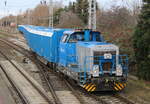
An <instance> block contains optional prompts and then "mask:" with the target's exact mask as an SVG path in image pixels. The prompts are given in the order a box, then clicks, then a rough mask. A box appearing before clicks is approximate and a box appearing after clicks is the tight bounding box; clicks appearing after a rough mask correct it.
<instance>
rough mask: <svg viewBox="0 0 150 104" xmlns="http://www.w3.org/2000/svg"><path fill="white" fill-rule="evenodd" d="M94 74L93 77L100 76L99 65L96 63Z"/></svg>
mask: <svg viewBox="0 0 150 104" xmlns="http://www.w3.org/2000/svg"><path fill="white" fill-rule="evenodd" d="M92 75H93V77H97V76H99V65H94V66H93V71H92Z"/></svg>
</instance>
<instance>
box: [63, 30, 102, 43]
mask: <svg viewBox="0 0 150 104" xmlns="http://www.w3.org/2000/svg"><path fill="white" fill-rule="evenodd" d="M89 38H90V39H89V41H97V42H103V37H102V36H101V34H100V32H90V37H89ZM78 41H85V39H84V32H75V33H73V34H71V35H69V34H65V35H64V36H63V38H62V42H69V43H76V42H78Z"/></svg>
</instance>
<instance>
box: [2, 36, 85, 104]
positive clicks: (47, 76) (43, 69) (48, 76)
mask: <svg viewBox="0 0 150 104" xmlns="http://www.w3.org/2000/svg"><path fill="white" fill-rule="evenodd" d="M0 41H2V42H4V43H5V44H7V45H9V46H11V47H12V48H13V49H15V50H16V51H19V52H20V53H22V54H23V55H25V56H26V57H28V58H30V59H31V60H32V61H33V62H34V63H36V65H37V66H38V68H39V69H40V73H41V74H42V77H43V78H44V80H45V82H46V84H47V86H48V89H49V91H50V92H51V95H52V96H53V98H54V101H55V104H63V103H62V102H63V101H62V100H61V101H60V99H62V98H61V97H62V96H63V95H62V96H60V95H59V94H58V91H57V90H60V89H61V90H68V91H67V92H69V91H71V92H72V95H73V96H72V95H71V94H69V93H68V95H69V96H68V98H65V99H68V101H69V99H74V100H75V101H74V102H75V103H78V104H80V103H81V104H84V100H83V99H82V98H81V97H80V96H79V95H78V94H77V93H76V91H75V90H74V89H73V88H72V87H71V85H69V83H68V82H67V81H66V80H60V78H59V77H58V76H57V75H56V73H54V72H52V71H48V70H50V69H49V68H48V67H47V66H46V65H45V64H43V63H42V62H40V61H39V60H37V59H36V58H35V57H34V56H32V58H31V56H30V55H29V53H30V52H29V51H28V50H25V49H24V48H22V47H20V46H18V45H16V44H14V43H10V42H9V41H5V40H2V39H0ZM30 54H31V53H30ZM33 57H34V58H33ZM55 78H56V79H55ZM52 80H54V81H55V83H56V81H57V84H59V83H62V84H63V85H61V84H60V85H55V86H54V84H55V83H52ZM59 86H61V87H60V88H58V87H59ZM56 88H57V89H56ZM62 88H63V89H62ZM66 88H67V89H66ZM56 92H57V94H56ZM58 96H60V97H58ZM70 96H72V97H71V98H70ZM71 102H72V101H70V103H71Z"/></svg>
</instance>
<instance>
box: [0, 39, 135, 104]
mask: <svg viewBox="0 0 150 104" xmlns="http://www.w3.org/2000/svg"><path fill="white" fill-rule="evenodd" d="M0 41H2V42H4V43H5V44H7V45H9V46H11V47H12V48H14V49H15V50H17V51H19V52H20V53H22V54H24V55H25V56H26V57H28V58H30V59H31V60H32V61H34V62H35V58H33V55H31V52H30V51H29V50H26V49H24V48H23V47H21V46H19V45H17V44H14V43H12V42H10V41H8V40H7V41H6V40H4V39H3V40H2V39H0ZM36 63H38V64H37V65H38V67H39V69H44V70H40V71H41V73H42V75H43V77H44V79H45V81H46V83H47V85H48V87H49V90H50V92H51V93H52V95H53V98H54V101H55V103H56V104H62V102H61V101H60V99H59V97H58V96H57V94H56V92H55V90H54V86H53V85H52V83H51V82H50V77H49V76H50V73H53V72H50V71H48V72H47V70H49V68H48V67H47V66H46V65H45V64H43V63H41V62H40V63H39V61H38V60H36ZM52 76H53V74H52ZM55 76H56V75H55ZM65 83H66V85H67V87H68V88H69V89H70V90H72V92H73V93H74V95H75V96H76V98H77V99H78V100H79V102H80V103H82V104H84V103H85V102H84V100H83V99H82V97H81V96H80V94H78V93H77V91H76V89H74V88H73V87H72V86H71V85H70V84H69V83H68V81H67V80H65ZM83 95H85V96H88V97H92V98H94V99H95V100H97V101H98V102H99V103H101V104H118V103H119V104H134V103H133V102H132V101H130V100H128V99H127V98H125V97H123V96H120V95H119V94H115V95H106V96H105V95H104V96H103V95H100V96H99V95H94V94H83Z"/></svg>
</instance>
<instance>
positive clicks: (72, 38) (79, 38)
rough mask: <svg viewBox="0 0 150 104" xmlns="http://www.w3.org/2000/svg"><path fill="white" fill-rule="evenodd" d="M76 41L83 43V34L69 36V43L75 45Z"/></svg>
mask: <svg viewBox="0 0 150 104" xmlns="http://www.w3.org/2000/svg"><path fill="white" fill-rule="evenodd" d="M78 41H84V34H83V33H74V34H71V36H70V38H69V43H76V42H78Z"/></svg>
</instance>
